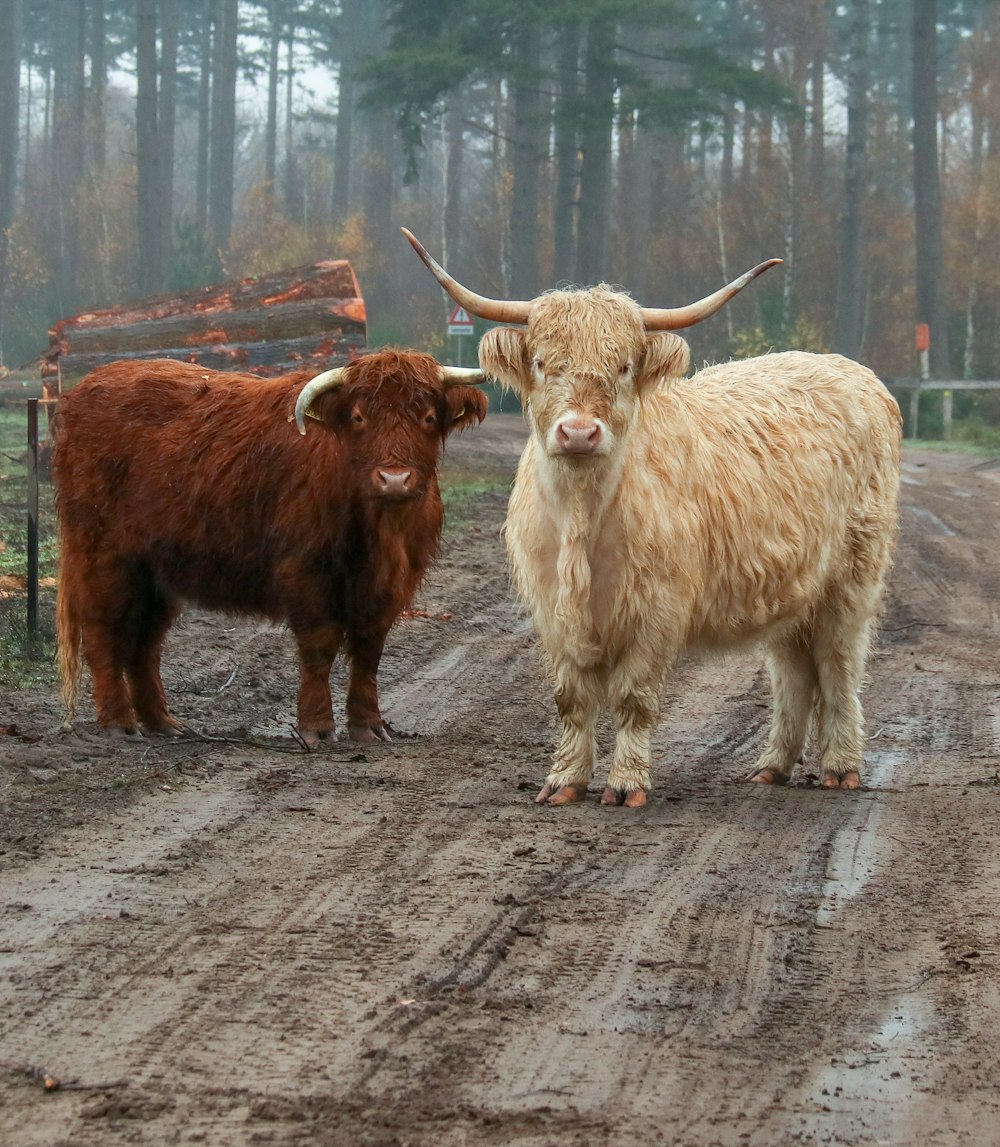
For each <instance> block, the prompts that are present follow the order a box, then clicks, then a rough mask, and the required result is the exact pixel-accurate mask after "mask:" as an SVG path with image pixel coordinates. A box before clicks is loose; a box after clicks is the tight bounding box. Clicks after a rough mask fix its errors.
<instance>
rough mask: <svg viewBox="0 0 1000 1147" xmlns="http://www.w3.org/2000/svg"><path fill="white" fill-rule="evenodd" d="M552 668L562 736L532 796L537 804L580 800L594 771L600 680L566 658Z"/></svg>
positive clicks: (594, 673)
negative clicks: (541, 781)
mask: <svg viewBox="0 0 1000 1147" xmlns="http://www.w3.org/2000/svg"><path fill="white" fill-rule="evenodd" d="M554 668H555V678H556V708H557V709H558V710H559V716H560V718H561V719H562V735H561V736H560V738H559V744H558V746H557V747H556V751H555V754H554V755H553V758H552V770H551V772H550V773H549V775H548V777H546V779H545V784H544V786H543V787H542V790H541V792H539V794H538V796H537V797H536V798H535V799H536V800H537V801H538V803H539V804H553V805H563V804H572V803H574V802H575V801H580V800H583V798H584V796H585V795H586V793H587V788H588V786H589V785H590V778H591V777H592V776H593V773H594V756H595V753H596V748H597V745H596V737H595V727H596V725H597V714H598V711H599V707H600V679H599V676H598V674H597V672H596V671H595V670H594V669H589V668H585V667H583V666H580V665H578V664H575V663H573V662H570V661H563V662H561V663H559V664H557V665H556V666H555V667H554Z"/></svg>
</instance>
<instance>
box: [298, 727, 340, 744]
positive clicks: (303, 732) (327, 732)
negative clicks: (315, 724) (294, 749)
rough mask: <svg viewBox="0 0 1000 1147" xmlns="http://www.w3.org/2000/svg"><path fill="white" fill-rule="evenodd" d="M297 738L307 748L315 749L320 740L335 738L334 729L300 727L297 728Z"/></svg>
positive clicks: (335, 731) (335, 732)
mask: <svg viewBox="0 0 1000 1147" xmlns="http://www.w3.org/2000/svg"><path fill="white" fill-rule="evenodd" d="M298 734H299V738H300V740H301V741H302V743H303V744H304V745H305V746H306V748H307V749H315V748H316V746H317V745H318V744H319V743H320V741H333V740H336V737H337V730H336V729H302V728H300V729H299V730H298Z"/></svg>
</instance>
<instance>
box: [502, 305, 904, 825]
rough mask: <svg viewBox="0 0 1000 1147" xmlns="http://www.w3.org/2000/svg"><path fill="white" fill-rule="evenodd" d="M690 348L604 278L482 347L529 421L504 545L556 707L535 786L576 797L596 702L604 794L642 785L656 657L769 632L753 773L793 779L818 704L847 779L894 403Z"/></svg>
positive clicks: (891, 525)
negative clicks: (554, 728)
mask: <svg viewBox="0 0 1000 1147" xmlns="http://www.w3.org/2000/svg"><path fill="white" fill-rule="evenodd" d="M688 361H689V355H688V348H687V344H686V343H685V342H684V341H683V340H682V339H680V338H679V337H678V336H677V335H675V334H672V333H663V334H647V333H646V332H645V330H644V329H643V325H642V322H641V318H640V315H639V310H638V307H637V306H636V304H635V303H634V302H633V300H631V299H630V298H629V297H628V296H626V295H622V294H618V293H616V292H614V291H612V290H611V289H610V288H607V287H603V286H602V287H597V288H592V289H590V290H587V291H555V292H551V293H549V294H547V295H543V296H541V297H540V298H539V299H537V300H535V301H534V303H533V304H532V311H531V316H530V319H529V322H528V325H527V329H526V330H515V329H513V328H507V327H505V328H495V329H493V330H491V331H490V332H489V333H488V334H487V335H486V337H485V338H484V339H483V341H482V343H481V345H480V364H481V366H482V368H483V369H484V370H485V371H486V372H487V373H488V374H490V375H492V376H493V377H495V378H497V379H499V380H500V381H501V382H503V383H504V384H506V385H508V386H510V387H512V388H514V389H515V390H516V391H517V392H518V393H519V394H520V396H521V398H522V401H523V403H524V405H525V409H526V411H527V417H528V420H529V423H530V427H531V435H530V438H529V441H528V444H527V446H526V448H525V450H524V454H523V456H522V458H521V462H520V465H519V468H518V472H517V478H516V481H515V485H514V489H513V492H512V496H511V500H510V510H509V515H508V520H507V526H506V539H507V550H508V555H509V559H510V565H511V570H512V574H513V580H514V584H515V586H516V588H517V590H518V592H519V594H520V596H521V597H522V599H523V600H524V602H525V604H526V605H527V607H528V609H529V611H530V613H531V616H532V619H533V621H534V624H535V627H536V628H537V631H538V634H539V636H540V639H541V644H542V646H543V648H544V650H545V654H546V656H547V659H548V662H549V665H550V667H551V672H552V676H553V679H554V683H555V694H556V703H557V706H558V709H559V713H560V716H561V719H562V726H563V731H562V736H561V738H560V741H559V744H558V747H557V749H556V752H555V757H554V762H553V766H552V771H551V772H550V774H549V777H548V779H547V782H546V786H545V788H544V789H543V790H542V797H543V798H544V797H546V796H548V795H549V794H552V795H558V794H559V793H560V792H561V791H564V792H566V791H568V792H570V793H574V794H576V795H580V794H582V792H583V791H585V789H586V786H587V785H588V783H589V781H590V779H591V776H592V774H593V771H594V758H595V725H596V721H597V717H598V713H599V711H600V709H601V707H602V706H606V707H607V708H608V709H609V710H610V711H611V713H612V714H613V716H614V719H615V721H616V723H617V738H616V745H615V750H614V756H613V759H612V761H611V766H610V771H609V774H608V790H607V791H606V793H605V798H606V799H607V798H608V797H609V794H617V798H618V799H622V798H623V797H624V796H626V795H627V794H633V793H636V792H637V791H638V790H642V791H643V792H644V791H648V790H649V789H650V787H651V783H652V782H651V776H650V737H651V734H652V730H653V728H654V726H655V723H656V721H657V718H658V713H659V701H660V692H661V685H662V679H663V675H664V673H665V671H666V670H667V669H669V668H670V666H672V665H673V663H674V662H675V661H676V659H677V657H678V656H679V655H680V654H681V653H682V652H683V651H684V650H686V649H692V648H724V647H726V646H730V645H732V644H733V643H735V642H741V641H746V640H748V639H759V640H761V641H763V642H764V643H765V645H766V650H767V665H768V669H769V672H770V676H771V682H772V687H773V706H774V712H773V719H772V724H771V729H770V734H769V736H768V740H767V743H766V745H765V747H764V751H763V753H762V755H761V757H760V759H759V760H758V761H757V764H756V767H755V775H756V776H757V777H758V778H759V779H764V780H766V781H777V782H781V781H783V780H785V779H787V777H788V776H789V775H790V773H791V770H792V768H793V766H794V765H795V763H796V761H797V760H798V759H799V757H800V755H801V753H802V750H803V746H804V743H805V740H806V736H807V733H808V731H809V728H810V721H811V719H812V718H813V717H815V719H816V729H817V733H818V741H819V749H820V754H821V758H822V769H823V779H824V783H825V784H828V785H830V786H831V787H836V786H837V785H839V784H840V783H841V782H843V783H844V784H845V785H848V786H853V785H854V784H856V783H859V781H860V773H861V767H862V758H863V746H864V732H863V723H862V712H861V705H860V702H859V699H858V691H859V688H860V686H861V681H862V676H863V672H864V665H865V660H866V656H867V652H868V646H869V641H870V638H871V634H872V630H873V626H874V623H875V620H876V617H877V614H878V611H879V607H880V603H881V601H882V596H883V590H884V583H885V577H886V573H887V571H888V569H889V567H890V564H891V560H892V553H893V547H894V543H895V539H896V531H897V500H898V491H899V455H900V438H901V420H900V416H899V410H898V407H897V405H896V403H895V401H894V400H893V398H892V397H891V396H890V394H889V393H888V391H887V390H886V389H885V387H884V386H883V385H882V384H881V382H880V381H879V380H878V379H877V378H876V377H875V375H874V374H872V373H871V371H869V370H867V369H866V368H864V367H862V366H859V365H858V364H857V363H856V362H852V361H850V360H848V359H845V358H841V357H840V356H837V355H815V354H803V353H798V352H789V353H784V354H772V355H767V356H764V357H762V358H756V359H751V360H747V361H741V362H732V363H728V364H726V365H722V366H715V367H711V368H709V369H706V370H702V371H699V372H697V373H696V374H694V375H693V376H692V377H683V376H684V375H685V372H686V371H687V367H688ZM567 419H572V420H573V422H572V424H570V423H568V422H567V425H571V429H572V431H573V433H575V434H576V435H577V438H580V437H581V432H580V431H579V429H578V427H579V426H581V425H582V426H583V427H584V428H585V429H587V428H590V427H593V431H592V433H591V439H592V441H593V443H594V444H595V445H594V447H593V449H592V450H591V452H590V453H584V454H580V453H575V452H574V453H570V452H567V450H566V449H565V448H564V444H561V443H563V439H565V437H566V434H565V433H564V432H562V431H561V430H560V427H561V424H562V423H563V422H564V421H565V420H567ZM752 775H754V774H752ZM640 795H641V794H640ZM636 803H641V802H636Z"/></svg>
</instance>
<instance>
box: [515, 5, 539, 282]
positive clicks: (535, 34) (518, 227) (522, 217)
mask: <svg viewBox="0 0 1000 1147" xmlns="http://www.w3.org/2000/svg"><path fill="white" fill-rule="evenodd" d="M516 51H517V55H518V60H519V64H520V67H521V69H523V73H522V77H521V78H520V79H519V80H518V81H517V82H516V83H514V84H513V104H514V107H513V113H514V114H513V140H512V147H511V151H512V153H513V155H512V158H513V180H512V182H513V187H512V193H511V207H510V267H511V275H510V290H511V295H512V297H513V298H517V299H532V298H534V297H535V295H536V294H537V287H538V284H537V279H538V186H539V170H538V165H539V160H540V157H541V153H542V147H543V144H542V117H541V108H542V97H541V87H540V84H539V80H538V71H539V65H540V55H541V36H540V34H539V29H538V24H537V22H536V21H534V20H531V21H529V22H528V23H527V24H526V25H525V26H524V28H523V29H522V30H521V33H520V36H519V37H518V44H517V48H516Z"/></svg>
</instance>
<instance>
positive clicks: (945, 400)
mask: <svg viewBox="0 0 1000 1147" xmlns="http://www.w3.org/2000/svg"><path fill="white" fill-rule="evenodd" d="M941 421H942V423H943V426H942V430H941V433H942V434H943V435H944V440H945V441H946V442H947V441H948V439H949V438H950V437H951V391H950V390H945V391H942V392H941Z"/></svg>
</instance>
